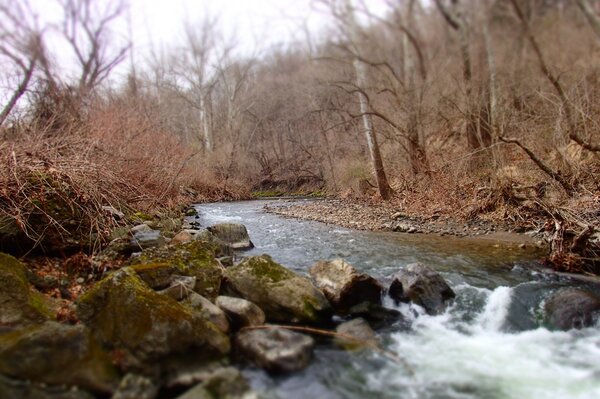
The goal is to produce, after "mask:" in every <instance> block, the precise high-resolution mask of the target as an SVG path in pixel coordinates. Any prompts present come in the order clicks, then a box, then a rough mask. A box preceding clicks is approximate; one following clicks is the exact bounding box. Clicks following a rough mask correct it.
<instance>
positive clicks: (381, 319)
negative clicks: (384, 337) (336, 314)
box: [348, 302, 410, 329]
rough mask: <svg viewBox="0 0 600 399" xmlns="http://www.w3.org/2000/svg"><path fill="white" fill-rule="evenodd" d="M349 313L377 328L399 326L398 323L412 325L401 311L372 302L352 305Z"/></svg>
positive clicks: (406, 325)
mask: <svg viewBox="0 0 600 399" xmlns="http://www.w3.org/2000/svg"><path fill="white" fill-rule="evenodd" d="M348 315H349V316H351V317H355V318H363V319H365V320H367V321H368V322H369V324H370V325H371V326H373V328H376V329H379V328H385V327H390V326H392V325H396V326H398V324H400V326H402V327H408V326H409V325H410V324H409V321H408V320H406V319H405V318H404V316H403V315H402V313H401V312H400V311H398V310H396V309H390V308H386V307H384V306H381V305H379V304H376V303H371V302H363V303H359V304H358V305H355V306H352V307H351V308H350V309H349V310H348Z"/></svg>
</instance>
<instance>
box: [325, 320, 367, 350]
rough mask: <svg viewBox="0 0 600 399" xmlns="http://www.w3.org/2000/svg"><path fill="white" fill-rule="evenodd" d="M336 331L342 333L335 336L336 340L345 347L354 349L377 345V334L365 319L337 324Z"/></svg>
mask: <svg viewBox="0 0 600 399" xmlns="http://www.w3.org/2000/svg"><path fill="white" fill-rule="evenodd" d="M335 331H336V332H337V333H338V334H340V335H341V336H338V337H336V338H335V342H336V343H337V344H338V345H340V346H341V347H343V348H345V349H348V350H354V349H360V348H364V347H367V346H375V345H377V335H376V334H375V331H373V329H372V328H371V326H370V325H369V323H367V322H366V320H365V319H361V318H358V319H354V320H350V321H347V322H345V323H342V324H340V325H339V326H337V328H336V329H335ZM344 336H348V337H352V338H354V339H349V338H345V337H344Z"/></svg>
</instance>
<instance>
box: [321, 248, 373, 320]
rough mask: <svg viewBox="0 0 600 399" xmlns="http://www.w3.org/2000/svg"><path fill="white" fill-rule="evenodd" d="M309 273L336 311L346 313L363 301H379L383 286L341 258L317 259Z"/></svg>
mask: <svg viewBox="0 0 600 399" xmlns="http://www.w3.org/2000/svg"><path fill="white" fill-rule="evenodd" d="M310 275H311V276H312V278H313V279H314V281H315V284H316V286H317V288H319V289H320V290H321V291H323V293H324V294H325V296H326V297H327V299H328V300H329V302H330V303H331V305H332V306H333V308H334V309H335V310H336V311H337V312H342V313H347V312H348V310H349V309H350V308H351V307H352V306H355V305H357V304H360V303H363V302H371V303H380V302H381V294H382V292H383V286H382V285H381V284H380V283H379V282H378V281H377V280H375V279H374V278H373V277H371V276H369V275H368V274H365V273H360V272H358V271H357V270H356V268H354V266H352V265H351V264H350V263H348V262H346V261H344V260H343V259H335V260H332V261H319V262H317V263H316V264H315V265H314V266H313V267H311V268H310Z"/></svg>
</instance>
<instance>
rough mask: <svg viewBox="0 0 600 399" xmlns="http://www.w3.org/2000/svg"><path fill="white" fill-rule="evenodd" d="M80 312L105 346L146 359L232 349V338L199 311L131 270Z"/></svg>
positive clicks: (101, 288) (114, 276) (102, 285)
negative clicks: (182, 353) (155, 288)
mask: <svg viewBox="0 0 600 399" xmlns="http://www.w3.org/2000/svg"><path fill="white" fill-rule="evenodd" d="M77 316H78V318H79V320H80V321H81V322H83V323H84V324H85V325H86V326H88V327H89V328H90V329H91V331H92V332H93V334H94V336H95V337H96V338H97V339H98V341H100V343H101V344H103V345H105V346H107V347H109V348H115V349H122V350H124V351H126V353H128V354H131V355H132V356H133V357H134V358H135V359H138V360H141V361H144V360H151V359H157V358H161V357H164V356H166V355H169V354H172V353H181V352H185V351H189V350H192V349H201V350H202V352H203V353H204V354H206V355H209V354H214V355H216V356H219V355H224V354H226V353H227V352H229V339H228V337H227V336H226V335H225V334H223V333H222V332H221V331H220V330H219V329H218V328H217V326H215V325H214V324H213V323H212V322H210V321H209V320H207V319H206V318H204V317H203V316H202V315H201V314H199V313H198V312H194V311H193V310H191V309H189V308H187V307H185V306H183V305H182V304H180V303H178V302H177V301H175V300H174V299H172V298H170V297H168V296H166V295H161V294H159V293H157V292H155V291H153V290H152V289H151V288H150V287H148V286H147V285H146V284H145V283H144V281H143V280H142V279H141V278H140V277H139V276H138V275H137V274H136V272H135V271H134V270H133V269H132V268H130V267H125V268H122V269H120V270H117V271H116V272H113V273H111V274H110V275H109V276H108V277H106V278H105V279H104V280H102V281H100V282H98V283H97V284H95V285H94V286H93V287H92V288H91V289H90V290H89V291H88V292H86V293H85V294H84V295H82V296H80V297H79V299H78V301H77Z"/></svg>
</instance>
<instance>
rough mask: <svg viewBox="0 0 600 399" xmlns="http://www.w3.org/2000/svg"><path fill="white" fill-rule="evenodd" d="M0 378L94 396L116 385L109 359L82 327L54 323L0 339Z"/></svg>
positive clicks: (30, 327)
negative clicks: (62, 387)
mask: <svg viewBox="0 0 600 399" xmlns="http://www.w3.org/2000/svg"><path fill="white" fill-rule="evenodd" d="M0 374H4V375H7V376H10V377H14V378H19V379H22V380H32V381H35V382H43V383H46V384H53V385H68V386H78V387H81V388H83V389H85V390H90V391H93V392H98V393H111V392H112V391H113V390H114V389H115V388H116V386H117V384H118V383H119V378H118V375H117V372H116V370H115V369H114V368H113V366H112V362H111V359H110V357H109V356H108V355H107V354H106V353H104V352H103V351H102V350H101V348H100V346H99V345H98V344H97V343H96V341H95V340H94V339H93V338H92V337H91V335H90V334H89V332H88V330H87V329H86V328H85V327H83V326H81V325H79V326H69V325H64V324H60V323H57V322H46V323H44V324H39V325H33V326H29V327H25V328H23V329H19V330H15V331H12V332H10V333H7V334H3V335H0Z"/></svg>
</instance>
